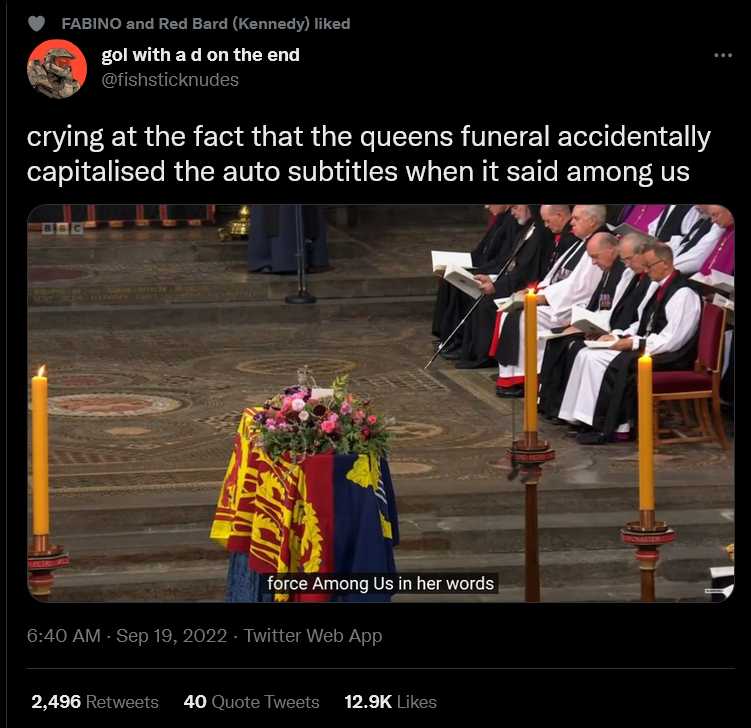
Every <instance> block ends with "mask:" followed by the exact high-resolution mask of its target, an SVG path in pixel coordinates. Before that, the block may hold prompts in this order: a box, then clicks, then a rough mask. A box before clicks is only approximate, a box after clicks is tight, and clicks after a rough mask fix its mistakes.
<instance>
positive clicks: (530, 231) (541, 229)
mask: <svg viewBox="0 0 751 728" xmlns="http://www.w3.org/2000/svg"><path fill="white" fill-rule="evenodd" d="M539 208H540V206H539V205H514V206H513V207H512V208H511V212H512V215H513V216H514V217H515V218H516V221H517V222H518V223H519V225H520V228H519V230H518V232H517V235H516V237H515V239H514V242H513V244H512V248H511V253H510V255H509V257H508V259H507V260H506V262H505V263H504V265H503V268H502V270H501V273H500V275H499V276H498V278H497V280H496V281H495V283H494V284H490V287H489V288H488V290H489V291H490V293H491V295H486V296H485V297H484V298H483V299H482V300H481V302H480V304H479V305H478V306H477V308H476V309H475V310H474V312H473V313H472V315H471V316H470V317H469V319H468V320H467V323H466V324H465V330H464V337H463V339H462V350H461V356H462V358H461V360H460V361H459V362H457V365H456V366H457V368H459V369H476V368H480V367H489V366H494V365H495V362H494V361H493V360H492V359H491V358H490V357H489V355H488V350H489V348H490V344H491V340H492V338H493V330H494V327H495V316H496V311H497V307H496V305H495V303H494V302H493V299H494V298H506V297H508V296H511V295H512V294H513V293H514V292H516V291H519V290H521V289H522V288H525V287H526V286H529V285H531V284H536V283H537V282H538V281H539V280H540V279H541V278H542V271H543V270H544V268H545V265H546V261H547V260H548V259H549V258H550V255H551V254H552V250H553V236H552V234H551V233H550V231H549V230H548V229H547V228H546V227H545V226H544V224H543V223H542V220H541V218H540V209H539ZM482 283H483V285H486V286H487V285H488V283H489V282H488V281H487V280H485V279H483V281H482ZM479 285H480V282H478V287H479Z"/></svg>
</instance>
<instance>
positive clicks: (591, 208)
mask: <svg viewBox="0 0 751 728" xmlns="http://www.w3.org/2000/svg"><path fill="white" fill-rule="evenodd" d="M605 215H606V210H605V206H604V205H576V207H574V211H573V213H572V215H571V231H572V232H573V234H574V235H575V236H576V237H577V239H578V240H577V242H576V243H574V244H573V245H571V247H569V249H568V250H567V251H566V252H565V253H563V254H562V255H561V256H560V257H559V258H558V259H557V260H556V262H555V264H554V265H553V266H552V268H551V269H550V270H549V271H548V273H547V275H546V276H545V277H544V278H543V280H542V281H541V282H540V284H539V285H538V286H537V291H538V297H537V303H538V308H537V327H538V328H537V331H538V337H539V336H540V335H542V334H545V333H548V332H550V330H551V329H553V328H558V327H561V326H567V325H568V324H569V323H570V322H571V309H572V308H573V307H574V306H586V305H587V303H588V301H589V299H590V298H591V296H592V294H593V293H594V290H595V288H597V284H598V283H599V281H600V277H601V271H600V270H599V269H598V268H597V267H596V266H594V265H592V261H591V259H590V257H589V256H587V255H585V253H586V250H587V245H588V242H589V240H590V239H591V238H592V237H593V236H594V235H595V234H599V233H607V232H608V230H607V227H606V225H605ZM608 234H609V233H608ZM483 283H484V282H483ZM483 290H484V289H483ZM522 313H523V312H521V311H512V312H509V313H504V314H502V315H501V316H500V317H499V319H498V326H497V332H498V335H497V340H495V341H493V348H491V354H492V355H493V356H495V357H496V359H497V361H498V363H499V365H500V366H499V376H498V379H497V381H496V394H497V395H498V396H499V397H523V396H524V330H523V315H522ZM544 351H545V342H544V340H541V339H540V338H538V350H537V352H538V353H537V367H538V371H539V370H540V367H541V365H542V356H543V353H544Z"/></svg>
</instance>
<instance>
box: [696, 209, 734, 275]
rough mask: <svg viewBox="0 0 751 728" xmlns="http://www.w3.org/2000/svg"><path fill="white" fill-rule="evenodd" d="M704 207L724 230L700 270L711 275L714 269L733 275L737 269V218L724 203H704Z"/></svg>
mask: <svg viewBox="0 0 751 728" xmlns="http://www.w3.org/2000/svg"><path fill="white" fill-rule="evenodd" d="M702 208H703V209H704V210H705V212H706V213H707V214H708V215H709V217H710V218H711V219H712V222H713V223H714V224H715V225H719V226H720V227H721V228H722V230H723V232H722V235H721V236H720V239H719V240H718V241H717V243H716V245H715V246H714V249H713V250H712V251H711V252H710V253H709V255H708V256H707V257H706V258H705V260H704V263H703V264H702V266H701V269H700V272H701V273H703V274H704V275H709V272H710V271H712V270H718V271H720V273H726V274H727V275H733V273H734V271H735V218H734V217H733V213H732V212H730V210H728V208H727V207H723V206H722V205H702Z"/></svg>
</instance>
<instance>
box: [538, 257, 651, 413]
mask: <svg viewBox="0 0 751 728" xmlns="http://www.w3.org/2000/svg"><path fill="white" fill-rule="evenodd" d="M625 269H626V266H625V264H624V263H623V261H622V260H620V259H619V260H616V261H615V263H614V264H613V267H612V268H611V270H610V271H609V274H608V275H607V276H606V274H605V273H603V276H602V278H601V279H600V283H599V285H598V286H597V288H596V289H595V292H594V293H593V294H592V298H591V299H590V300H589V304H588V305H587V308H588V309H589V310H590V311H606V310H610V302H611V301H612V300H613V296H614V295H615V290H616V288H617V286H618V283H619V281H620V280H621V277H622V276H623V273H624V271H625ZM651 283H652V281H651V279H650V278H649V276H647V275H641V276H633V277H632V278H631V280H630V281H629V284H628V286H626V290H625V291H624V292H623V295H622V296H621V297H620V299H619V300H618V302H617V303H616V305H615V308H613V310H612V312H611V314H610V329H611V331H612V330H613V329H620V330H622V329H627V328H628V327H629V326H631V324H632V323H634V321H636V320H637V318H638V316H639V304H640V303H641V302H642V301H643V300H644V296H645V295H646V294H647V291H648V290H649V286H650V284H651ZM583 348H584V335H583V334H571V335H570V336H564V337H562V338H560V339H551V340H550V341H548V342H547V344H545V357H544V359H543V360H542V369H541V370H540V411H541V412H542V413H543V414H544V415H546V416H548V417H557V416H558V412H559V411H560V409H561V403H562V402H563V395H564V394H565V392H566V385H567V384H568V378H569V375H570V374H571V368H572V367H573V366H574V360H575V359H576V356H577V354H578V353H579V352H580V351H581V350H582V349H583Z"/></svg>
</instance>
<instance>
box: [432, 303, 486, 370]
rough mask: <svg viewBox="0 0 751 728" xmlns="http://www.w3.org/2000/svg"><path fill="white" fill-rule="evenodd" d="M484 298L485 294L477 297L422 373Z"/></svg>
mask: <svg viewBox="0 0 751 728" xmlns="http://www.w3.org/2000/svg"><path fill="white" fill-rule="evenodd" d="M485 298H487V296H485V294H483V295H481V296H479V297H478V299H477V300H476V301H475V302H474V304H473V305H472V308H470V309H469V311H467V315H466V316H465V317H464V318H463V319H462V320H461V321H460V322H459V325H458V326H457V327H456V328H455V329H454V330H453V331H452V332H451V333H450V334H449V335H448V336H447V337H446V340H445V341H443V342H441V345H440V346H439V347H438V348H437V349H436V350H435V354H433V356H432V357H430V361H429V362H428V363H427V364H426V365H425V367H424V369H423V371H425V369H427V368H428V367H429V366H430V365H431V364H432V363H433V362H434V361H435V360H436V357H437V356H438V355H439V354H440V353H441V352H442V351H443V348H444V347H445V346H446V344H448V343H449V341H451V339H452V338H453V336H454V334H455V333H456V332H457V331H459V329H460V328H461V327H462V326H464V322H465V321H466V320H467V319H468V318H469V317H470V316H471V315H472V313H473V312H474V310H475V309H476V308H477V307H478V306H479V305H480V301H482V300H484V299H485Z"/></svg>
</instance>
